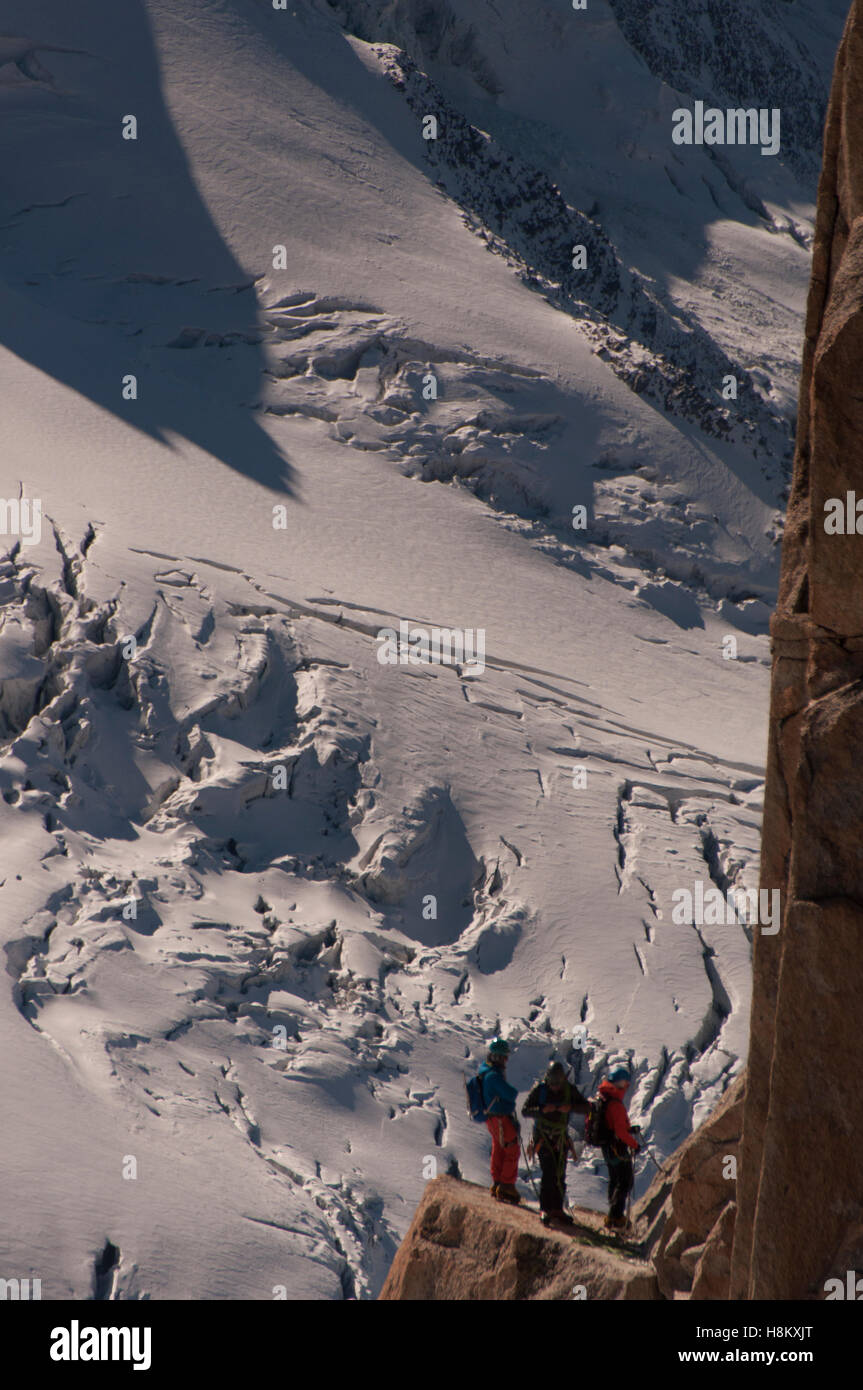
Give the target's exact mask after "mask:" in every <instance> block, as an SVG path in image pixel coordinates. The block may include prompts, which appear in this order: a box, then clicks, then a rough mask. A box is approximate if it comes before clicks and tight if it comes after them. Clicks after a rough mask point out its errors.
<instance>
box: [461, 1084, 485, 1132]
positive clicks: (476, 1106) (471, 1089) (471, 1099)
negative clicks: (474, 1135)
mask: <svg viewBox="0 0 863 1390" xmlns="http://www.w3.org/2000/svg"><path fill="white" fill-rule="evenodd" d="M464 1089H465V1091H466V1092H467V1113H468V1114H469V1115H470V1117H471V1119H472V1120H476V1122H477V1124H480V1125H481V1124H484V1123H485V1096H484V1095H483V1092H482V1077H481V1076H480V1075H479V1074H477V1075H476V1076H472V1077H471V1078H470V1080H469V1081H465V1083H464Z"/></svg>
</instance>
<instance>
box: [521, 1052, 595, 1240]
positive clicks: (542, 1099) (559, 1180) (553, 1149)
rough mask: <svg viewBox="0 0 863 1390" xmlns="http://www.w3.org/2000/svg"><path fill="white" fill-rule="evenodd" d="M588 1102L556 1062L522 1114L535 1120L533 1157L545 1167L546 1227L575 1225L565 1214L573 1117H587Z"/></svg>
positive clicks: (542, 1194)
mask: <svg viewBox="0 0 863 1390" xmlns="http://www.w3.org/2000/svg"><path fill="white" fill-rule="evenodd" d="M588 1108H589V1107H588V1103H587V1101H586V1099H585V1098H584V1096H583V1095H582V1094H581V1092H580V1091H579V1090H577V1089H576V1087H575V1086H573V1085H572V1083H571V1082H570V1081H567V1079H566V1071H565V1070H564V1068H563V1065H562V1063H560V1062H552V1063H551V1064H550V1066H549V1068H548V1070H547V1072H546V1073H545V1077H544V1078H543V1080H542V1081H538V1082H537V1083H536V1085H535V1086H534V1088H533V1090H532V1091H531V1092H530V1094H529V1096H528V1098H527V1100H526V1101H525V1103H524V1105H523V1106H522V1107H521V1113H522V1115H526V1116H528V1117H529V1118H531V1119H533V1121H534V1127H533V1138H532V1139H531V1145H530V1149H529V1150H528V1153H529V1155H530V1156H531V1157H532V1156H533V1154H536V1155H537V1156H538V1158H539V1163H540V1167H541V1168H542V1183H541V1185H540V1190H539V1205H540V1207H541V1208H542V1220H543V1224H544V1225H546V1226H549V1225H551V1223H552V1222H554V1221H556V1222H558V1223H562V1224H563V1225H567V1226H571V1225H572V1217H571V1216H569V1215H568V1214H567V1213H566V1212H565V1211H564V1209H563V1208H564V1202H565V1200H566V1159H567V1154H569V1153H573V1154H574V1149H573V1147H572V1140H571V1138H570V1136H569V1117H570V1115H571V1114H576V1115H586V1114H587V1112H588Z"/></svg>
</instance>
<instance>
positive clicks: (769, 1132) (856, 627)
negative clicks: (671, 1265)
mask: <svg viewBox="0 0 863 1390" xmlns="http://www.w3.org/2000/svg"><path fill="white" fill-rule="evenodd" d="M861 382H863V2H861V0H855V2H854V4H853V5H852V6H851V13H850V15H849V17H848V23H847V25H846V29H845V35H844V38H843V41H842V45H841V48H840V51H839V55H838V58H837V62H836V71H835V74H834V82H833V90H832V94H831V101H830V107H829V111H828V116H827V123H826V129H825V138H824V168H823V173H822V178H821V185H820V188H819V195H818V215H817V223H816V235H815V246H814V253H813V271H812V283H811V286H810V294H809V303H808V307H807V319H806V341H805V349H804V360H803V377H802V382H801V390H800V409H799V415H798V445H797V454H796V458H795V466H794V479H793V484H792V490H791V498H790V503H789V509H788V519H787V526H786V534H785V539H784V542H783V552H782V577H781V583H780V597H779V605H778V610H777V614H776V616H775V618H774V620H773V624H772V629H771V630H772V634H773V677H772V688H771V714H770V735H769V752H768V769H767V786H766V796H765V813H764V825H763V832H762V837H763V838H762V864H761V886H762V888H767V889H773V888H779V889H780V891H781V893H782V903H783V911H782V925H781V929H780V931H779V933H778V934H777V935H775V936H767V935H763V934H761V933H759V932H758V931H756V933H755V951H754V981H753V1000H752V1014H751V1036H750V1055H749V1064H748V1082H747V1092H746V1101H745V1107H744V1118H743V1139H742V1143H741V1150H740V1175H739V1180H738V1194H737V1215H736V1220H735V1223H734V1224H735V1231H734V1243H733V1252H732V1271H731V1283H730V1293H731V1297H733V1298H750V1299H768V1298H777V1299H792V1298H812V1297H816V1298H817V1297H822V1298H823V1297H824V1281H825V1279H826V1278H827V1277H828V1274H829V1271H830V1270H831V1269H833V1267H834V1263H835V1260H836V1258H837V1255H838V1253H839V1251H840V1250H842V1249H843V1248H846V1245H847V1240H848V1233H849V1232H850V1231H852V1230H853V1229H855V1228H856V1227H857V1226H858V1225H859V1223H860V1221H861V1219H863V1192H861V1185H860V1179H859V1160H858V1158H857V1154H858V1153H859V1150H860V1146H861V1144H863V1090H861V1088H860V1087H859V1086H858V1085H857V1084H856V1082H855V1083H854V1084H852V1085H848V1084H847V1079H853V1078H856V1076H857V1074H858V1072H859V1069H860V1066H861V1063H863V1043H861V1034H860V1029H859V1026H858V1021H857V1019H858V1014H859V1012H860V1008H861V1001H863V776H861V768H863V758H861V749H863V642H861V640H860V639H861V638H863V536H858V535H857V534H856V533H855V534H850V535H834V534H830V533H828V531H827V530H826V528H825V516H826V513H825V502H827V501H828V500H829V499H830V498H835V497H839V498H843V499H844V498H845V496H846V494H847V493H848V492H855V493H856V494H857V496H858V497H860V498H863V388H861ZM843 1077H844V1078H846V1084H845V1085H844V1086H843V1085H842V1080H843Z"/></svg>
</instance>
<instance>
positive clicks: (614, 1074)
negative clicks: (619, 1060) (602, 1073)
mask: <svg viewBox="0 0 863 1390" xmlns="http://www.w3.org/2000/svg"><path fill="white" fill-rule="evenodd" d="M608 1079H609V1081H631V1080H632V1072H631V1071H630V1070H629V1067H624V1066H616V1067H612V1069H611V1071H610V1072H609V1073H608Z"/></svg>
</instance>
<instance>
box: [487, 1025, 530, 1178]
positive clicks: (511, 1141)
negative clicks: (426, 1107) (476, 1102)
mask: <svg viewBox="0 0 863 1390" xmlns="http://www.w3.org/2000/svg"><path fill="white" fill-rule="evenodd" d="M508 1059H509V1043H507V1042H505V1041H504V1039H503V1038H495V1039H494V1041H493V1042H492V1043H491V1044H490V1046H489V1049H488V1055H487V1057H486V1060H485V1063H484V1065H483V1066H481V1067H480V1069H479V1081H480V1084H481V1086H482V1094H483V1099H484V1101H485V1115H486V1118H485V1123H486V1128H487V1129H488V1132H489V1134H490V1135H491V1195H492V1197H496V1198H497V1199H498V1201H500V1202H512V1203H513V1205H517V1204H518V1203H519V1202H520V1201H521V1197H520V1195H519V1191H518V1188H517V1187H516V1185H515V1180H516V1178H517V1177H518V1155H519V1139H520V1135H521V1130H520V1128H519V1123H518V1120H517V1118H516V1114H515V1102H516V1098H517V1096H518V1091H517V1090H516V1088H515V1087H514V1086H510V1084H509V1082H508V1081H507V1079H506V1064H507V1061H508Z"/></svg>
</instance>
